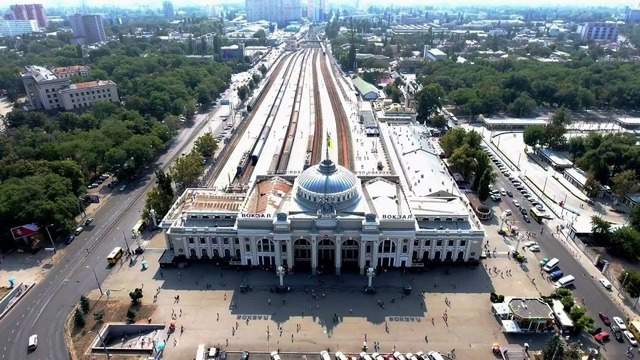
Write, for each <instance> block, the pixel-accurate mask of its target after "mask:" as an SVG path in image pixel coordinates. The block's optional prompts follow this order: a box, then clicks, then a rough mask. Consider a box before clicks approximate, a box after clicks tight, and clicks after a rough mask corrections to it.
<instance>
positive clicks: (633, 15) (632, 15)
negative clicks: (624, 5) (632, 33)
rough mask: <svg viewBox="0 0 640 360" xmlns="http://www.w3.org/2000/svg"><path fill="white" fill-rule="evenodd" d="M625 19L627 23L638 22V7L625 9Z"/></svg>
mask: <svg viewBox="0 0 640 360" xmlns="http://www.w3.org/2000/svg"><path fill="white" fill-rule="evenodd" d="M625 21H626V22H627V23H629V24H637V23H640V8H633V9H631V8H629V9H627V13H626V17H625Z"/></svg>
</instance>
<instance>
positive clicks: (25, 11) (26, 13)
mask: <svg viewBox="0 0 640 360" xmlns="http://www.w3.org/2000/svg"><path fill="white" fill-rule="evenodd" d="M5 19H7V20H35V21H36V22H37V23H38V26H39V27H42V28H45V27H47V25H48V24H49V19H48V18H47V14H46V13H45V11H44V7H43V6H42V4H23V5H11V6H10V7H9V12H8V13H7V14H6V15H5Z"/></svg>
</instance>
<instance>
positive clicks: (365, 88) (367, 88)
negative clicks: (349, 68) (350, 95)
mask: <svg viewBox="0 0 640 360" xmlns="http://www.w3.org/2000/svg"><path fill="white" fill-rule="evenodd" d="M353 85H354V86H355V87H356V90H358V92H359V93H360V94H362V95H365V94H368V93H370V92H375V93H376V94H377V93H378V88H376V87H375V86H374V85H373V84H370V83H368V82H366V81H364V80H363V79H362V78H359V77H356V78H354V79H353Z"/></svg>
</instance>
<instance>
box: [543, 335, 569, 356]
mask: <svg viewBox="0 0 640 360" xmlns="http://www.w3.org/2000/svg"><path fill="white" fill-rule="evenodd" d="M564 349H565V344H564V341H563V340H562V338H561V337H560V336H558V335H555V336H554V337H552V338H551V340H549V341H548V342H547V343H546V344H545V345H544V348H543V349H542V359H543V360H557V359H562V358H563V356H564Z"/></svg>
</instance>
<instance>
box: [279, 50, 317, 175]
mask: <svg viewBox="0 0 640 360" xmlns="http://www.w3.org/2000/svg"><path fill="white" fill-rule="evenodd" d="M308 56H309V51H307V50H305V51H304V55H303V57H302V65H301V66H300V73H299V75H298V82H297V84H296V94H295V95H294V98H293V108H292V111H291V116H290V117H289V125H287V133H286V136H285V138H284V141H282V147H281V148H280V152H279V153H278V154H276V155H275V157H276V161H274V163H275V172H276V173H278V174H281V173H284V172H286V171H287V167H288V165H289V159H290V158H291V151H292V148H293V142H294V140H295V138H296V131H298V119H299V117H300V103H301V101H302V90H303V88H304V81H305V77H306V76H305V73H306V72H305V70H306V68H307V58H308ZM270 170H274V169H270ZM270 172H271V171H270Z"/></svg>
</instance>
